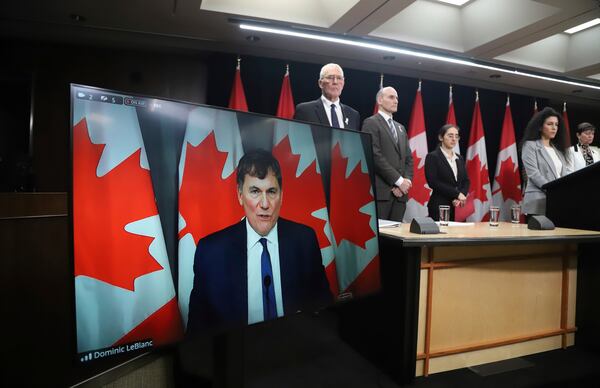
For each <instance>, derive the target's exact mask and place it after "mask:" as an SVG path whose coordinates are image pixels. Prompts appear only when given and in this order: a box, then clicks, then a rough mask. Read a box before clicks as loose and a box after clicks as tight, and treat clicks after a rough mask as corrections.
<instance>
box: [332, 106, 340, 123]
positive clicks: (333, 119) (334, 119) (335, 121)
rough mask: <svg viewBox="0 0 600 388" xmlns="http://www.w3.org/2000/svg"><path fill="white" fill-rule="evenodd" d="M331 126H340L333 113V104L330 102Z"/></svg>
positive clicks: (335, 114)
mask: <svg viewBox="0 0 600 388" xmlns="http://www.w3.org/2000/svg"><path fill="white" fill-rule="evenodd" d="M331 126H332V127H334V128H341V127H340V122H339V120H338V118H337V113H335V104H331Z"/></svg>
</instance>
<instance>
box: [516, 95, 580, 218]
mask: <svg viewBox="0 0 600 388" xmlns="http://www.w3.org/2000/svg"><path fill="white" fill-rule="evenodd" d="M566 150H567V133H566V131H565V128H564V125H563V122H562V119H561V117H560V114H559V113H558V112H557V111H555V110H554V109H552V108H550V107H546V108H544V109H542V110H541V111H540V112H538V113H536V114H535V115H534V116H533V117H532V118H531V120H529V123H528V124H527V127H526V128H525V132H524V133H523V139H522V140H521V160H522V161H523V166H524V168H525V175H526V176H527V182H526V186H525V196H524V198H523V213H525V214H527V215H532V214H542V215H543V214H546V193H545V192H544V190H543V189H542V186H543V185H545V184H546V183H548V182H550V181H553V180H555V179H557V178H560V177H561V176H564V175H566V174H568V173H569V172H570V167H569V165H568V163H567V158H566V156H565V152H566Z"/></svg>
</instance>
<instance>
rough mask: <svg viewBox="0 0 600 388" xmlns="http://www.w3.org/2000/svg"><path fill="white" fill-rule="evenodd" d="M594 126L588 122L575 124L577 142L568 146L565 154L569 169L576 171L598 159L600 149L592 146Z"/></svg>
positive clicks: (599, 159) (599, 158)
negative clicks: (569, 163) (569, 165)
mask: <svg viewBox="0 0 600 388" xmlns="http://www.w3.org/2000/svg"><path fill="white" fill-rule="evenodd" d="M595 132H596V128H594V126H593V125H592V124H590V123H581V124H579V125H578V126H577V130H576V132H575V134H576V135H577V144H575V145H574V146H572V147H569V149H568V150H567V156H568V157H569V159H570V162H571V170H573V171H577V170H581V169H582V168H584V167H586V166H589V165H591V164H592V163H596V162H597V161H600V149H598V147H594V146H592V145H591V144H592V142H593V141H594V134H595Z"/></svg>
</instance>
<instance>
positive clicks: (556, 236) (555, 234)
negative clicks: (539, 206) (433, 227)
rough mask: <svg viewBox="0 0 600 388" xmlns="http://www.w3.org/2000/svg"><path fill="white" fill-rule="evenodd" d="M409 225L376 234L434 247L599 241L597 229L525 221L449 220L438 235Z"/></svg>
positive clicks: (404, 242) (407, 242)
mask: <svg viewBox="0 0 600 388" xmlns="http://www.w3.org/2000/svg"><path fill="white" fill-rule="evenodd" d="M409 229H410V224H408V223H403V224H400V225H398V226H395V227H383V228H379V234H380V235H382V236H386V237H391V238H397V239H399V240H402V245H403V246H407V247H409V246H434V245H454V244H456V243H461V244H465V245H478V244H494V243H502V242H511V243H531V242H532V241H548V242H554V241H556V242H558V241H561V242H567V241H570V242H592V241H594V240H598V241H600V232H596V231H591V230H579V229H567V228H555V229H553V230H531V229H527V225H526V224H511V223H510V222H500V223H499V225H498V226H495V227H493V226H490V225H489V223H487V222H476V223H451V225H449V226H446V227H440V232H442V233H440V234H416V233H411V232H410V231H409Z"/></svg>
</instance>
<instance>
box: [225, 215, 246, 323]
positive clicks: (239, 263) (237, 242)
mask: <svg viewBox="0 0 600 388" xmlns="http://www.w3.org/2000/svg"><path fill="white" fill-rule="evenodd" d="M236 234H237V238H235V239H233V240H232V241H231V244H232V252H233V255H232V257H231V260H230V261H231V263H232V266H231V267H230V268H229V272H230V274H231V283H230V284H229V287H230V290H231V294H230V295H231V296H232V298H234V304H233V305H234V306H237V308H238V309H239V310H238V312H237V314H238V316H239V317H240V320H241V321H242V322H248V249H247V239H248V234H247V233H246V219H245V218H244V219H243V220H242V221H241V222H240V223H238V227H237V228H236Z"/></svg>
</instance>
